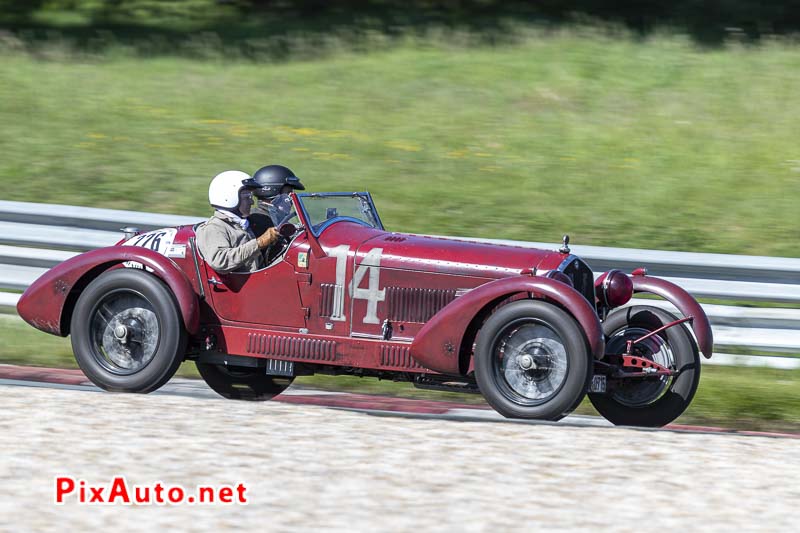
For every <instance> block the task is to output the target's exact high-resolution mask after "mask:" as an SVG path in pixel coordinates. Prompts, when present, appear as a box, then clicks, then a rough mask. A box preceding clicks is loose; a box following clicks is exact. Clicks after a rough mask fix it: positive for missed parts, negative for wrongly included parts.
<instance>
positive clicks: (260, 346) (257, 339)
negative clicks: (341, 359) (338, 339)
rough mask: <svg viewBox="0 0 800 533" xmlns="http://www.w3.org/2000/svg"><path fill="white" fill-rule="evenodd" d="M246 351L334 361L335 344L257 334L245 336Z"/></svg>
mask: <svg viewBox="0 0 800 533" xmlns="http://www.w3.org/2000/svg"><path fill="white" fill-rule="evenodd" d="M247 351H248V352H249V353H257V354H261V355H271V356H278V357H293V358H299V359H308V360H314V361H334V360H335V359H336V343H335V342H334V341H326V340H322V339H300V338H296V337H284V336H280V335H262V334H258V333H250V334H249V335H248V336H247Z"/></svg>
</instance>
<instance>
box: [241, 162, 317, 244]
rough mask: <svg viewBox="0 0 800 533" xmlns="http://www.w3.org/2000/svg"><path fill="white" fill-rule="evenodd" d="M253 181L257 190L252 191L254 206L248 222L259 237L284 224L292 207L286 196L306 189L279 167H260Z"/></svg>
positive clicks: (282, 167)
mask: <svg viewBox="0 0 800 533" xmlns="http://www.w3.org/2000/svg"><path fill="white" fill-rule="evenodd" d="M253 181H255V182H256V183H257V184H258V185H257V186H258V188H257V189H255V190H254V191H253V195H254V196H255V197H256V205H255V207H254V208H253V212H252V214H251V215H250V218H249V220H250V224H251V225H252V227H253V231H254V232H255V233H256V234H257V235H259V234H261V233H263V232H264V231H266V230H267V229H268V228H272V227H275V226H280V225H281V224H282V223H283V222H285V221H286V219H287V218H288V216H289V214H290V213H291V211H292V207H293V206H292V202H291V200H290V199H289V197H288V196H286V195H287V194H289V193H290V192H292V191H293V190H295V189H297V190H299V191H304V190H306V188H305V187H303V184H302V183H300V178H298V177H297V176H295V175H294V172H292V171H291V170H289V169H288V168H286V167H284V166H281V165H267V166H266V167H261V168H260V169H258V170H257V171H256V172H255V174H253ZM276 219H277V220H276Z"/></svg>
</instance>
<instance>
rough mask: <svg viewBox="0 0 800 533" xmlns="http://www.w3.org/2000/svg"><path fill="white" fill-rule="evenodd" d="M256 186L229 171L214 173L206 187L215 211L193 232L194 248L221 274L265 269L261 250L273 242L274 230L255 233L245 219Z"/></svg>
mask: <svg viewBox="0 0 800 533" xmlns="http://www.w3.org/2000/svg"><path fill="white" fill-rule="evenodd" d="M256 188H258V184H257V183H256V182H255V181H254V180H252V179H251V178H250V176H248V175H247V174H245V173H244V172H241V171H238V170H228V171H225V172H222V173H220V174H217V175H216V176H215V177H214V179H213V180H211V185H209V187H208V201H209V203H210V204H211V206H212V207H214V208H215V209H216V211H215V212H214V215H213V216H212V217H211V218H210V219H208V221H206V222H204V223H203V224H201V225H200V226H199V227H198V228H197V231H196V234H197V248H198V250H199V251H200V255H202V256H203V258H204V259H205V260H206V262H207V263H208V265H209V266H210V267H211V268H213V269H214V270H216V271H217V272H220V273H223V274H224V273H228V272H253V271H255V270H258V269H260V268H263V267H264V266H265V264H264V256H263V254H262V251H263V250H265V249H267V248H268V247H269V246H270V245H271V244H273V243H275V242H276V241H277V240H278V238H279V234H278V230H276V229H275V228H274V227H273V228H269V229H267V230H265V231H263V232H260V233H258V235H259V237H258V238H256V234H255V233H253V231H252V230H251V229H250V223H249V221H248V220H247V217H248V216H249V215H250V209H251V207H252V205H253V190H255V189H256Z"/></svg>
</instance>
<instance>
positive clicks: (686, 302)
mask: <svg viewBox="0 0 800 533" xmlns="http://www.w3.org/2000/svg"><path fill="white" fill-rule="evenodd" d="M631 279H632V280H633V292H634V293H640V292H643V293H650V294H655V295H656V296H660V297H662V298H664V299H665V300H667V301H668V302H669V303H671V304H672V305H674V306H675V307H677V308H678V310H679V311H680V312H681V313H682V314H683V316H686V317H688V316H690V317H693V318H694V319H693V320H692V331H694V336H695V338H696V339H697V346H698V347H699V348H700V351H701V352H702V353H703V355H704V356H705V357H706V359H710V358H711V354H712V353H713V351H714V334H713V333H712V332H711V323H710V322H709V320H708V316H706V312H705V311H703V308H702V307H701V306H700V304H699V303H697V300H695V299H694V298H693V297H692V295H691V294H689V293H688V292H686V291H685V290H684V289H682V288H681V287H679V286H677V285H675V284H674V283H672V282H669V281H667V280H664V279H660V278H651V277H648V276H631Z"/></svg>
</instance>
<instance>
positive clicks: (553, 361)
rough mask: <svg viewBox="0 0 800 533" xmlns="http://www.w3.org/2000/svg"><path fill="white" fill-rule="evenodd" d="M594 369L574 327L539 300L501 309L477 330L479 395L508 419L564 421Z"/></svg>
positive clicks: (581, 333) (554, 308) (556, 311)
mask: <svg viewBox="0 0 800 533" xmlns="http://www.w3.org/2000/svg"><path fill="white" fill-rule="evenodd" d="M592 368H593V367H592V360H591V355H590V354H589V351H588V349H587V347H586V341H585V340H584V335H583V332H582V331H581V328H580V327H579V326H578V324H577V322H575V320H574V319H573V318H572V317H571V316H570V315H568V314H567V313H566V312H564V311H562V310H561V309H560V308H558V307H556V306H555V305H551V304H548V303H546V302H542V301H531V300H526V301H519V302H514V303H510V304H508V305H506V306H505V307H502V308H500V309H499V310H498V311H497V312H496V313H494V314H493V315H492V316H491V317H489V319H488V320H487V321H486V323H485V324H484V326H483V328H481V331H480V333H479V334H478V339H477V343H476V346H475V378H476V380H477V382H478V386H479V387H480V390H481V393H482V394H483V396H484V398H486V401H487V402H488V403H489V405H491V406H492V407H493V408H494V409H495V410H496V411H497V412H499V413H500V414H502V415H503V416H505V417H508V418H532V419H539V420H558V419H560V418H563V417H564V416H566V415H568V414H569V413H570V412H572V411H573V410H574V409H575V408H576V407H577V406H578V404H579V403H580V402H581V400H582V399H583V397H584V395H585V394H586V390H587V388H588V386H589V383H590V381H591V379H592Z"/></svg>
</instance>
